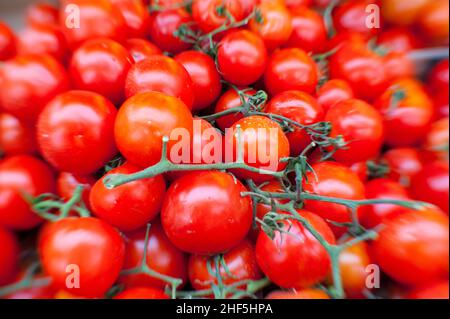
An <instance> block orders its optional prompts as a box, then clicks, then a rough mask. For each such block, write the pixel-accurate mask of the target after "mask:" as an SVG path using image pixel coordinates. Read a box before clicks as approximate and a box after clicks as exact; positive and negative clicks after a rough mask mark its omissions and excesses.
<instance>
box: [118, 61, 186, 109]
mask: <svg viewBox="0 0 450 319" xmlns="http://www.w3.org/2000/svg"><path fill="white" fill-rule="evenodd" d="M192 87H193V83H192V80H191V77H190V76H189V73H188V72H187V71H186V69H185V68H184V67H183V66H182V65H181V64H180V63H178V62H177V61H175V60H174V59H172V58H169V57H166V56H163V55H153V56H151V57H149V58H148V59H146V60H143V61H141V62H138V63H136V64H135V65H133V67H132V68H131V69H130V72H129V73H128V76H127V80H126V83H125V94H126V97H127V98H129V97H132V96H133V95H136V94H138V93H143V92H149V91H156V92H161V93H165V94H167V95H170V96H174V97H177V98H179V99H181V100H182V101H183V102H184V103H185V104H186V106H187V107H188V108H189V109H192V105H193V103H194V92H193V90H192Z"/></svg>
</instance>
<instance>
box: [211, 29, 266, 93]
mask: <svg viewBox="0 0 450 319" xmlns="http://www.w3.org/2000/svg"><path fill="white" fill-rule="evenodd" d="M217 63H218V67H219V70H220V73H221V75H222V77H223V78H224V79H225V80H227V81H229V82H231V83H232V84H234V85H243V86H244V85H250V84H252V83H255V82H256V81H257V80H258V79H259V78H260V77H261V76H262V75H263V73H264V70H265V68H266V63H267V51H266V47H265V45H264V42H263V40H262V39H261V37H259V36H258V35H256V34H254V33H252V32H250V31H248V30H239V31H235V32H231V33H229V34H227V35H226V36H225V37H224V38H223V39H222V41H220V43H219V49H218V50H217Z"/></svg>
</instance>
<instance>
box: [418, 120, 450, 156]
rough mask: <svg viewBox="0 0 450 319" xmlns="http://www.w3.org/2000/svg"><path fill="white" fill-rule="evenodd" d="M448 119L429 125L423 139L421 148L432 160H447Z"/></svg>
mask: <svg viewBox="0 0 450 319" xmlns="http://www.w3.org/2000/svg"><path fill="white" fill-rule="evenodd" d="M448 145H449V118H448V117H445V118H443V119H440V120H439V121H436V122H434V123H433V124H432V125H431V129H430V131H429V132H428V134H427V135H426V137H425V142H424V144H423V148H424V150H425V151H426V152H428V153H429V154H430V157H431V158H432V159H442V160H446V159H448Z"/></svg>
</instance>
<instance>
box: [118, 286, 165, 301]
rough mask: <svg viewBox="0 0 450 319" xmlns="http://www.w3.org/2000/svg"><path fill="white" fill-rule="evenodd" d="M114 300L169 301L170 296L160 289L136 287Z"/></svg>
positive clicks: (120, 294)
mask: <svg viewBox="0 0 450 319" xmlns="http://www.w3.org/2000/svg"><path fill="white" fill-rule="evenodd" d="M114 299H169V296H167V295H166V294H165V292H164V291H162V290H159V289H155V288H149V287H136V288H130V289H126V290H124V291H122V292H121V293H119V294H118V295H116V296H115V297H114Z"/></svg>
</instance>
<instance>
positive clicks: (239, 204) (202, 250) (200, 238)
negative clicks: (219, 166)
mask: <svg viewBox="0 0 450 319" xmlns="http://www.w3.org/2000/svg"><path fill="white" fill-rule="evenodd" d="M245 191H246V188H245V187H244V185H242V183H241V182H239V181H237V180H235V179H234V178H233V176H231V175H229V174H227V173H222V172H215V171H205V172H200V173H193V174H189V175H186V176H184V177H182V178H180V179H178V180H176V181H175V182H174V183H173V184H172V185H171V187H170V188H169V190H168V191H167V194H166V197H165V200H164V204H163V208H162V211H161V221H162V225H163V227H164V230H165V232H166V234H167V236H168V237H169V239H170V241H171V242H172V243H173V244H174V245H175V246H177V247H178V248H180V249H181V250H183V251H187V252H190V253H197V254H215V253H221V252H225V251H227V250H228V249H231V248H233V247H235V246H236V245H237V244H238V243H239V242H241V241H242V240H243V239H244V237H245V236H246V235H247V233H248V231H249V230H250V226H251V223H252V209H251V200H250V199H249V198H248V197H242V196H241V192H245ZM211 220H215V221H217V222H215V223H214V224H211Z"/></svg>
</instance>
